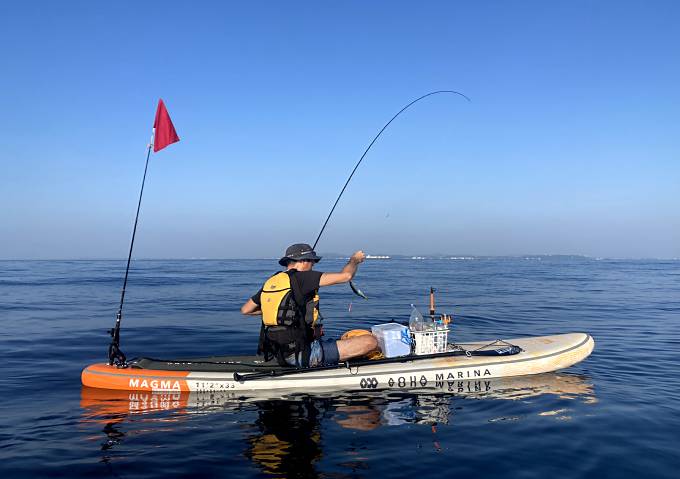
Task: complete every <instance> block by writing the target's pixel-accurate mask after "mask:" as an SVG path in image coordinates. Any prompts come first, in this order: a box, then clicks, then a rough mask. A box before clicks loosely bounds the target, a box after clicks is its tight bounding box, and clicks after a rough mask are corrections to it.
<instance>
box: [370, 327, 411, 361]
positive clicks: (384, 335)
mask: <svg viewBox="0 0 680 479" xmlns="http://www.w3.org/2000/svg"><path fill="white" fill-rule="evenodd" d="M371 332H372V333H373V335H374V336H375V337H376V339H377V340H378V344H379V345H380V350H381V351H382V353H383V354H384V355H385V357H386V358H394V357H397V356H407V355H409V354H411V335H410V334H409V329H408V328H407V327H406V326H403V325H401V324H398V323H385V324H377V325H375V326H373V327H371Z"/></svg>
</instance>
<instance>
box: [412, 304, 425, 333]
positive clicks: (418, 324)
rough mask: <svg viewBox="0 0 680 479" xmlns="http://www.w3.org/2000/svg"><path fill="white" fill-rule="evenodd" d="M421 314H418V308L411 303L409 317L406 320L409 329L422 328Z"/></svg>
mask: <svg viewBox="0 0 680 479" xmlns="http://www.w3.org/2000/svg"><path fill="white" fill-rule="evenodd" d="M423 322H424V320H423V315H422V314H420V311H418V308H416V307H415V306H414V305H411V319H409V321H408V327H409V328H410V329H411V331H422V330H423Z"/></svg>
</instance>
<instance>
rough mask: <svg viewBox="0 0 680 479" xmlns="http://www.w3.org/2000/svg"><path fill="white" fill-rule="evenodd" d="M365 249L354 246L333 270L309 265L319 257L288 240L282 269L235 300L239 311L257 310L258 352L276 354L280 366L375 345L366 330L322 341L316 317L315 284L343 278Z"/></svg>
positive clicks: (325, 360)
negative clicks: (259, 320) (242, 298)
mask: <svg viewBox="0 0 680 479" xmlns="http://www.w3.org/2000/svg"><path fill="white" fill-rule="evenodd" d="M365 259H366V255H365V254H364V252H363V251H357V252H356V253H354V254H353V255H352V257H351V258H350V259H349V261H348V262H347V264H346V265H345V266H344V267H343V268H342V271H340V272H339V273H322V272H321V271H314V270H313V269H312V268H313V267H314V265H315V264H316V263H318V262H319V261H320V260H321V257H320V256H317V255H316V252H315V251H314V250H313V249H312V247H311V246H310V245H308V244H294V245H292V246H290V247H289V248H288V249H287V250H286V254H285V255H284V256H283V258H281V259H280V260H279V264H280V265H281V266H284V267H285V268H286V270H285V271H281V272H279V273H276V274H275V275H273V276H272V277H270V278H269V279H268V280H267V281H266V282H265V283H264V286H262V288H261V289H260V290H259V291H258V292H257V294H255V295H254V296H253V297H252V298H250V299H249V300H248V301H246V303H245V304H244V305H243V306H241V313H243V314H247V315H252V316H256V315H257V316H259V315H262V327H261V328H260V342H259V345H258V350H257V353H258V354H263V355H264V357H265V360H266V361H269V360H270V359H272V358H276V359H277V360H278V362H279V364H281V365H282V366H286V365H287V366H298V367H315V366H330V365H335V364H337V363H338V362H339V361H344V360H346V359H350V358H354V357H358V356H364V355H366V354H368V353H370V352H371V351H374V350H375V349H376V348H377V347H378V342H377V340H376V339H375V337H374V336H373V335H372V334H366V335H363V336H355V337H353V338H350V339H341V340H338V341H333V340H326V341H322V340H321V336H322V334H323V333H322V328H321V324H320V321H319V295H318V291H319V288H320V287H323V286H331V285H333V284H341V283H348V282H349V281H351V280H352V278H354V275H355V274H356V272H357V268H358V267H359V264H361V263H363V261H364V260H365Z"/></svg>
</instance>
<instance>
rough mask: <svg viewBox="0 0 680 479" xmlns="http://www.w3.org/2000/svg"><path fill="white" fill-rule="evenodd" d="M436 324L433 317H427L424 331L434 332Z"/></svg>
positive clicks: (424, 321) (424, 322) (424, 320)
mask: <svg viewBox="0 0 680 479" xmlns="http://www.w3.org/2000/svg"><path fill="white" fill-rule="evenodd" d="M434 330H435V324H434V319H433V318H432V316H425V318H424V319H423V331H434Z"/></svg>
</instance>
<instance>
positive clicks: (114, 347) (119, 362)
mask: <svg viewBox="0 0 680 479" xmlns="http://www.w3.org/2000/svg"><path fill="white" fill-rule="evenodd" d="M155 133H156V129H155V128H154V129H153V130H152V132H151V141H150V142H149V146H148V147H147V151H146V163H145V164H144V176H143V177H142V187H141V189H140V190H139V201H138V202H137V214H136V215H135V224H134V226H133V227H132V240H131V241H130V250H129V251H128V258H127V266H126V267H125V279H124V280H123V289H122V290H121V292H120V304H119V305H118V312H117V313H116V325H115V326H114V327H113V328H112V329H110V330H109V334H110V335H111V344H109V365H110V366H113V365H114V364H115V365H116V366H118V367H119V368H124V367H126V366H127V363H126V357H125V354H124V353H123V351H121V350H120V321H121V319H122V318H123V302H124V301H125V288H126V287H127V281H128V274H129V272H130V260H131V259H132V248H133V246H134V245H135V235H136V234H137V222H138V220H139V210H140V208H141V206H142V195H143V194H144V183H145V182H146V172H147V170H148V169H149V157H150V156H151V149H152V148H153V142H154V135H155Z"/></svg>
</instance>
